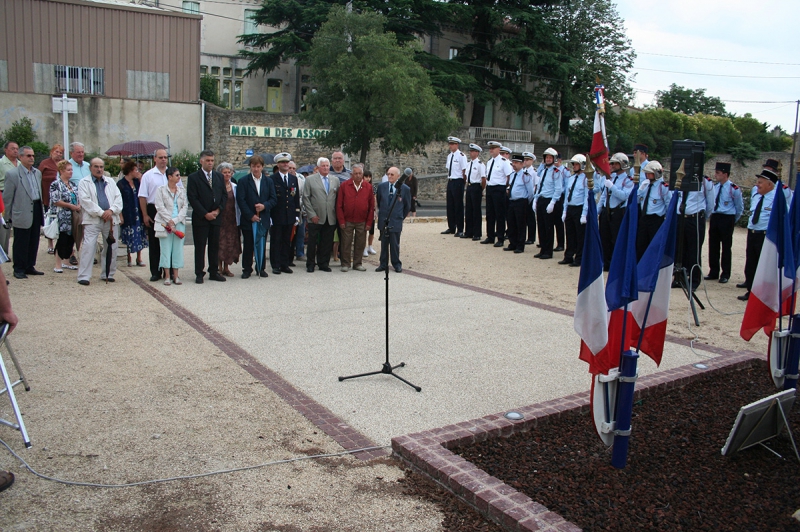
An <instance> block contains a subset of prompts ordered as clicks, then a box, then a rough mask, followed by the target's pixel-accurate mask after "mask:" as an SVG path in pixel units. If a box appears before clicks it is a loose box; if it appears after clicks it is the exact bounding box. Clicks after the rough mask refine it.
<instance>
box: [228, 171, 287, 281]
mask: <svg viewBox="0 0 800 532" xmlns="http://www.w3.org/2000/svg"><path fill="white" fill-rule="evenodd" d="M263 171H264V159H262V158H261V157H260V156H258V155H253V156H252V157H250V174H248V175H246V176H245V177H243V178H241V179H239V182H238V183H237V187H236V203H237V204H238V205H239V211H240V212H241V220H242V222H241V223H242V225H241V228H242V241H243V245H242V279H247V278H248V277H250V274H252V273H253V252H254V251H255V243H254V241H253V236H254V235H253V223H258V224H260V225H261V228H260V229H261V230H262V231H263V232H264V234H265V235H266V233H267V232H268V231H269V213H270V211H271V210H272V208H273V207H274V206H275V202H276V201H277V200H278V199H277V196H276V195H275V185H273V184H272V180H271V179H269V178H268V177H265V176H264V173H263ZM256 229H259V228H258V227H256ZM261 246H262V247H261V249H260V250H259V253H260V254H261V256H262V257H263V256H264V254H265V248H266V236H265V237H264V243H263V244H261ZM265 264H266V260H263V261H262V262H261V269H260V270H259V271H257V272H256V276H257V277H267V272H266V271H265Z"/></svg>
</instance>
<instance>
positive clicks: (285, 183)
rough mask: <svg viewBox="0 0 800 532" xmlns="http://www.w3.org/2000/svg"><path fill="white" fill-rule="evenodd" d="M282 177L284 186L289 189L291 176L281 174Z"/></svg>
mask: <svg viewBox="0 0 800 532" xmlns="http://www.w3.org/2000/svg"><path fill="white" fill-rule="evenodd" d="M281 177H283V184H284V185H286V188H289V176H286V175H283V174H281Z"/></svg>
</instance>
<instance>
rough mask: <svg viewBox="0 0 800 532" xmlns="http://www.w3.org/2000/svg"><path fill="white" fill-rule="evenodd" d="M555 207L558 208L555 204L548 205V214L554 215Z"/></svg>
mask: <svg viewBox="0 0 800 532" xmlns="http://www.w3.org/2000/svg"><path fill="white" fill-rule="evenodd" d="M555 207H556V206H555V204H553V203H548V204H547V214H553V209H555Z"/></svg>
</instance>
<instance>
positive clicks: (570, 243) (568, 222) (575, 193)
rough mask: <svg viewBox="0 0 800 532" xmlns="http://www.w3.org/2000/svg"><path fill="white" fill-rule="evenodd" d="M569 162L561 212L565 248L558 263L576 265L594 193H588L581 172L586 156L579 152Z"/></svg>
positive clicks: (579, 259) (586, 184)
mask: <svg viewBox="0 0 800 532" xmlns="http://www.w3.org/2000/svg"><path fill="white" fill-rule="evenodd" d="M569 164H570V165H571V166H572V174H571V175H570V176H569V177H568V178H567V181H566V183H565V187H566V188H565V189H564V190H565V192H564V197H565V201H564V208H563V211H562V213H561V221H562V222H564V229H565V231H566V238H567V249H566V251H564V258H563V259H562V260H560V261H558V263H559V264H569V265H570V266H576V267H577V266H580V265H581V258H582V256H583V237H584V235H585V234H586V214H587V212H588V209H589V201H594V195H593V194H590V193H589V191H588V187H589V185H588V183H587V181H588V180H587V178H586V174H584V173H583V171H584V170H585V169H586V157H585V156H584V155H581V154H580V153H579V154H577V155H575V156H574V157H572V159H571V160H570V161H569ZM590 197H591V200H590V199H589V198H590Z"/></svg>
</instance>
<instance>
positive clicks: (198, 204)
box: [186, 150, 228, 284]
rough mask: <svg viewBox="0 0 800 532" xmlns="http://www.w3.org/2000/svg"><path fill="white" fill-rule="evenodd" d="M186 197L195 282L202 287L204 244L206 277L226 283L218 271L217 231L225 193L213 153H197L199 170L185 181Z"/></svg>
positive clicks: (222, 179) (223, 181)
mask: <svg viewBox="0 0 800 532" xmlns="http://www.w3.org/2000/svg"><path fill="white" fill-rule="evenodd" d="M186 196H187V198H188V199H189V205H191V206H192V234H193V235H194V274H195V275H196V276H197V277H196V279H195V282H196V283H197V284H203V276H204V275H205V272H204V271H203V268H204V267H205V254H206V242H207V243H208V278H209V279H211V280H212V281H220V282H225V278H224V277H223V276H222V275H220V273H219V272H218V271H217V268H218V265H219V230H220V227H221V226H222V218H221V217H220V213H221V212H222V209H224V208H225V202H226V201H227V199H228V193H227V192H226V190H225V178H223V177H222V174H220V173H219V172H215V171H214V152H213V151H211V150H205V151H203V152H201V153H200V170H198V171H197V172H194V173H192V174H189V178H188V179H187V181H186Z"/></svg>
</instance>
